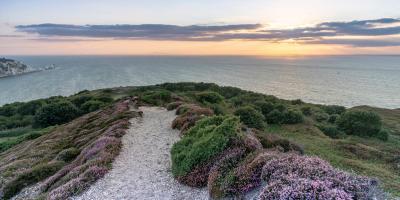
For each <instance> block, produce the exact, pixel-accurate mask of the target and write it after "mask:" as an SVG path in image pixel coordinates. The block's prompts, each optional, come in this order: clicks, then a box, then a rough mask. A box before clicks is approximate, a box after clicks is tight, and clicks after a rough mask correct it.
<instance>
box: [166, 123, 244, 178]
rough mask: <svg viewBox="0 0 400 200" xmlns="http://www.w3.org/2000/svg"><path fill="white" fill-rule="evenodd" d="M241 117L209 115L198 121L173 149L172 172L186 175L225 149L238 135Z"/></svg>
mask: <svg viewBox="0 0 400 200" xmlns="http://www.w3.org/2000/svg"><path fill="white" fill-rule="evenodd" d="M238 130H239V119H238V118H236V117H232V116H216V117H208V118H205V119H202V120H200V121H199V122H197V124H196V126H194V127H193V128H192V129H190V131H189V132H188V133H187V134H186V135H185V136H184V137H183V138H182V139H181V140H180V141H179V142H177V143H175V144H174V146H173V147H172V150H171V156H172V173H173V174H174V176H176V177H178V176H184V175H186V174H187V173H189V172H190V171H192V170H193V168H194V167H196V166H197V165H199V164H202V163H204V162H207V161H208V160H209V159H211V158H213V157H215V156H216V155H218V154H219V153H221V152H222V151H223V150H225V149H226V148H227V146H228V144H229V142H230V141H231V140H232V139H233V138H235V137H238Z"/></svg>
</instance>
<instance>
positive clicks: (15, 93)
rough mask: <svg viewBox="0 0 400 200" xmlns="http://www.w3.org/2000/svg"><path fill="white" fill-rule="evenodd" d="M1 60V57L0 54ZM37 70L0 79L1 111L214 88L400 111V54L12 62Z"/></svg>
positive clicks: (22, 58) (54, 58)
mask: <svg viewBox="0 0 400 200" xmlns="http://www.w3.org/2000/svg"><path fill="white" fill-rule="evenodd" d="M0 57H2V56H0ZM7 58H11V59H15V60H18V61H21V62H23V63H25V64H27V65H29V66H31V67H32V68H36V69H40V68H43V67H46V66H51V65H54V66H55V67H56V68H55V69H52V70H46V71H41V72H36V73H29V74H25V75H19V76H12V77H6V78H0V105H3V104H6V103H11V102H16V101H21V102H25V101H29V100H33V99H39V98H46V97H50V96H56V95H63V96H66V95H71V94H74V93H77V92H79V91H82V90H93V89H99V88H110V87H118V86H143V85H153V84H159V83H165V82H181V81H185V82H187V81H190V82H210V83H211V82H212V83H216V84H219V85H222V86H234V87H239V88H242V89H245V90H251V91H255V92H260V93H264V94H269V95H275V96H277V97H279V98H283V99H302V100H303V101H305V102H310V103H318V104H337V105H343V106H346V107H353V106H358V105H370V106H376V107H382V108H391V109H394V108H400V56H370V55H359V56H310V57H279V58H276V57H260V56H257V57H245V56H7Z"/></svg>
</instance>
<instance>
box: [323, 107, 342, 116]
mask: <svg viewBox="0 0 400 200" xmlns="http://www.w3.org/2000/svg"><path fill="white" fill-rule="evenodd" d="M322 109H323V110H324V111H325V112H326V113H328V114H330V115H333V114H338V115H340V114H342V113H344V112H345V111H346V108H345V107H343V106H337V105H327V106H322Z"/></svg>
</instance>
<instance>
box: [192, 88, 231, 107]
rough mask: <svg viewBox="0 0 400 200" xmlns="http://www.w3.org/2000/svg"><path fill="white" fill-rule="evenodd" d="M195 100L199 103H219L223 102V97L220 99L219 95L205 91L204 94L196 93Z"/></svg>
mask: <svg viewBox="0 0 400 200" xmlns="http://www.w3.org/2000/svg"><path fill="white" fill-rule="evenodd" d="M195 96H196V99H197V100H198V101H199V102H201V103H212V104H215V103H220V102H221V101H223V100H224V97H222V96H221V95H220V94H218V93H216V92H210V91H206V92H199V93H196V95H195Z"/></svg>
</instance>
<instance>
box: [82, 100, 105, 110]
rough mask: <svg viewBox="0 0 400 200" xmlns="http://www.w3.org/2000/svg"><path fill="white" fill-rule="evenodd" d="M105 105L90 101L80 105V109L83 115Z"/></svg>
mask: <svg viewBox="0 0 400 200" xmlns="http://www.w3.org/2000/svg"><path fill="white" fill-rule="evenodd" d="M104 105H105V104H104V103H103V102H101V101H98V100H90V101H87V102H85V103H83V104H82V106H81V107H80V109H81V111H82V112H83V113H90V112H93V111H96V110H98V109H100V108H102V107H103V106H104Z"/></svg>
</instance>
